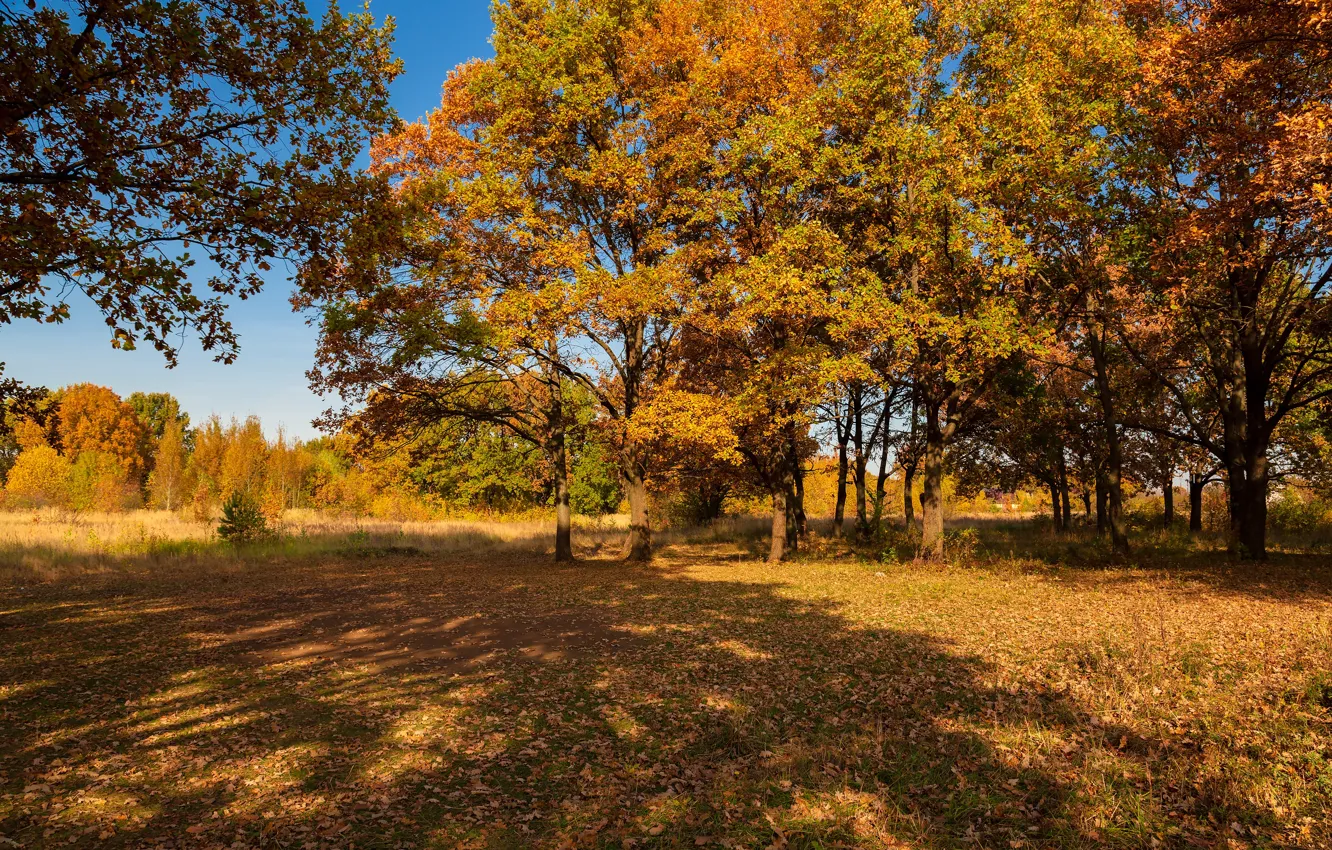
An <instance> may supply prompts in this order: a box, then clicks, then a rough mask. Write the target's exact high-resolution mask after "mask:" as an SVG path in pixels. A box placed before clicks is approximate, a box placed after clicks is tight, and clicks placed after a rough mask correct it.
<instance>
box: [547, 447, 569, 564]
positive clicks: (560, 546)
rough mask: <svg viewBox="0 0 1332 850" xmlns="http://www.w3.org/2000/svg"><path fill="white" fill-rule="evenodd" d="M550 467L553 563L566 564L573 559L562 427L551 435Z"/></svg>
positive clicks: (567, 457) (567, 470)
mask: <svg viewBox="0 0 1332 850" xmlns="http://www.w3.org/2000/svg"><path fill="white" fill-rule="evenodd" d="M551 465H552V466H553V467H554V468H555V561H556V563H567V562H569V561H572V560H573V559H574V557H573V540H572V523H571V521H570V515H569V453H568V451H566V447H565V436H564V428H563V427H560V428H559V429H558V430H557V431H556V432H555V434H554V435H552V439H551Z"/></svg>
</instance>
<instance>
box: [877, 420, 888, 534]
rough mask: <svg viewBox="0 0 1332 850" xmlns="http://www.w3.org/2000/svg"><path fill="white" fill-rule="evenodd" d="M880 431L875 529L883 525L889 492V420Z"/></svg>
mask: <svg viewBox="0 0 1332 850" xmlns="http://www.w3.org/2000/svg"><path fill="white" fill-rule="evenodd" d="M883 415H884V416H887V415H888V411H884V414H883ZM880 431H881V432H882V433H881V434H880V435H879V439H880V440H881V441H882V442H881V448H880V449H879V474H878V475H876V476H875V480H874V529H875V531H878V529H879V528H881V527H882V523H883V510H884V507H885V505H884V497H885V495H886V494H887V487H888V437H889V434H888V422H886V421H885V422H884V423H883V428H881V429H880Z"/></svg>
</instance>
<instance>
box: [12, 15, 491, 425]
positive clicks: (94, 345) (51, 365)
mask: <svg viewBox="0 0 1332 850" xmlns="http://www.w3.org/2000/svg"><path fill="white" fill-rule="evenodd" d="M341 3H342V6H343V8H344V9H345V10H347V11H355V10H359V9H360V7H361V2H360V0H341ZM307 5H308V6H309V7H310V8H311V9H313V10H315V11H316V12H317V11H318V8H319V6H320V3H319V2H318V0H314V2H310V1H309V0H307ZM370 11H371V12H372V13H373V14H374V16H375V17H376V19H379V20H382V19H383V18H384V16H386V15H391V16H392V17H393V18H394V19H395V20H396V21H397V31H396V36H395V45H396V49H397V53H398V55H399V56H400V57H402V60H403V63H404V65H405V68H404V71H403V74H402V76H401V77H399V78H398V79H397V81H396V82H395V83H394V85H393V103H394V106H395V108H396V109H397V110H398V114H399V115H401V116H402V117H403V118H404V119H405V120H408V121H412V120H416V119H418V118H421V117H423V116H424V115H425V114H426V112H428V111H429V110H431V109H433V108H434V107H435V106H436V105H437V104H438V103H439V93H440V86H441V85H442V84H443V82H444V76H445V75H446V74H447V73H448V71H449V69H450V68H452V67H453V66H455V65H457V64H458V63H459V62H464V61H466V60H468V59H471V58H474V57H488V56H490V55H491V50H490V17H489V3H488V2H487V0H372V2H371V5H370ZM201 283H202V281H201ZM290 294H291V284H290V280H289V279H288V277H287V276H286V274H285V273H280V272H279V271H278V270H277V268H276V267H275V271H274V272H273V273H272V274H271V275H270V276H269V280H268V283H267V285H266V287H265V289H264V291H263V293H262V294H261V295H260V296H258V297H257V298H252V299H250V300H249V301H246V302H239V303H236V304H234V305H233V307H232V310H231V313H230V317H231V321H232V324H233V325H234V326H235V328H236V330H237V332H238V333H239V334H240V338H241V353H240V357H239V358H238V359H237V360H236V362H235V363H233V364H232V365H230V366H222V365H220V364H217V363H213V362H212V360H211V358H210V356H209V355H208V354H206V353H204V352H203V351H201V350H200V349H199V346H198V344H197V343H195V342H188V341H187V343H186V345H185V346H184V348H183V349H182V351H181V356H180V365H179V366H177V367H176V368H175V369H167V368H166V365H165V362H164V361H163V359H162V356H161V355H160V354H158V353H157V352H156V351H154V350H152V348H150V347H148V348H144V349H141V350H138V351H128V352H127V351H115V350H113V349H112V348H111V345H110V337H109V334H108V332H107V329H106V326H105V325H104V324H103V322H102V317H101V314H100V313H98V311H97V309H96V307H94V306H93V305H92V304H90V303H88V302H87V301H86V300H82V301H80V300H79V299H80V298H81V296H78V295H76V296H75V298H74V300H71V302H70V307H71V312H72V314H73V317H72V318H71V320H70V321H68V322H66V323H64V324H62V325H39V324H36V323H34V322H19V323H15V324H12V325H0V361H4V362H5V363H6V368H5V374H6V376H7V377H13V378H18V379H20V380H22V381H26V382H28V383H33V384H42V385H45V386H48V387H51V388H52V389H54V388H56V387H61V386H64V385H66V384H73V383H80V382H83V381H91V382H93V383H96V384H102V385H103V386H109V387H111V388H112V389H114V390H115V391H116V392H118V393H120V394H121V395H122V396H128V395H129V394H130V393H132V392H134V391H135V390H143V391H145V392H169V393H172V394H174V395H175V396H176V397H177V398H179V399H180V402H181V406H182V407H183V408H184V409H185V410H186V411H188V412H189V414H190V418H191V420H192V421H194V422H199V421H201V420H203V419H204V418H205V417H207V416H208V415H209V414H210V413H218V414H220V415H221V416H222V417H223V418H228V417H231V416H233V415H235V416H241V417H244V416H248V415H250V414H258V415H259V416H260V417H261V418H262V419H263V422H264V430H265V431H267V432H268V433H269V435H270V436H272V435H273V433H274V432H275V431H276V429H277V426H278V425H279V424H280V425H282V426H284V427H285V428H286V431H287V433H288V434H290V435H293V436H297V437H301V438H309V437H313V436H315V435H316V434H317V432H316V431H315V429H314V428H313V427H312V426H311V425H310V420H311V419H313V418H314V417H315V416H316V415H318V414H319V413H320V412H321V411H322V410H324V409H325V408H326V407H328V406H329V405H330V403H332V402H333V401H335V400H334V399H321V398H320V397H319V396H316V395H315V394H314V393H313V392H311V391H310V388H309V386H308V385H307V382H306V379H305V371H306V370H307V369H309V368H310V364H311V360H312V355H313V352H314V342H315V332H314V329H313V328H310V327H307V326H306V325H305V321H304V319H303V318H302V317H301V316H299V315H296V314H294V313H292V311H291V308H290V306H289V305H288V303H287V299H288V297H289V296H290Z"/></svg>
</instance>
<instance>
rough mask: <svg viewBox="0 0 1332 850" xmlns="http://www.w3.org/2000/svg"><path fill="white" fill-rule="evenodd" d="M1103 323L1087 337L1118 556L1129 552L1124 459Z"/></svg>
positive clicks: (1110, 520) (1109, 522)
mask: <svg viewBox="0 0 1332 850" xmlns="http://www.w3.org/2000/svg"><path fill="white" fill-rule="evenodd" d="M1104 333H1105V329H1104V323H1102V326H1101V329H1100V330H1099V331H1097V330H1096V329H1092V332H1091V333H1089V334H1088V335H1087V340H1088V344H1089V347H1090V349H1091V354H1092V364H1093V365H1094V366H1095V371H1096V394H1097V396H1098V397H1099V399H1100V402H1101V425H1102V430H1103V431H1104V432H1105V449H1106V465H1105V483H1106V491H1107V493H1106V495H1107V496H1108V497H1109V499H1108V501H1109V504H1108V505H1107V506H1106V525H1107V526H1108V527H1109V529H1110V548H1111V549H1112V550H1113V551H1114V552H1115V554H1118V555H1126V554H1128V550H1129V542H1128V528H1127V526H1126V525H1125V523H1124V486H1123V477H1124V456H1123V448H1122V445H1121V442H1120V433H1119V420H1118V418H1117V417H1116V415H1115V397H1114V393H1113V391H1112V389H1111V387H1110V364H1109V362H1108V359H1107V354H1106V350H1105V339H1104V337H1103V336H1102V335H1103V334H1104Z"/></svg>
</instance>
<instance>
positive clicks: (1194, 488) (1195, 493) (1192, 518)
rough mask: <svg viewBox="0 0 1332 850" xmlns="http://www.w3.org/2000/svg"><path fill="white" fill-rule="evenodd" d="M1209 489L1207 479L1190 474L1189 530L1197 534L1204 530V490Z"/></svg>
mask: <svg viewBox="0 0 1332 850" xmlns="http://www.w3.org/2000/svg"><path fill="white" fill-rule="evenodd" d="M1205 489H1207V479H1206V478H1199V477H1197V476H1196V475H1193V474H1190V475H1189V531H1190V533H1192V534H1197V533H1199V532H1201V531H1202V530H1203V526H1202V509H1203V490H1205Z"/></svg>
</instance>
